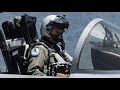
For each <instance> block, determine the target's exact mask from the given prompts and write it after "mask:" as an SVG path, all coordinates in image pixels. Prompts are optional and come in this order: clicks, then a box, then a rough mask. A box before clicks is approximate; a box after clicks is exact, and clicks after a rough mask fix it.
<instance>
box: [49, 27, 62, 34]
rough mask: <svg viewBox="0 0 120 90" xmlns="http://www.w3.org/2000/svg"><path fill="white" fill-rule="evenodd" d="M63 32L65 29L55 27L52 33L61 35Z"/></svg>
mask: <svg viewBox="0 0 120 90" xmlns="http://www.w3.org/2000/svg"><path fill="white" fill-rule="evenodd" d="M63 32H64V29H61V28H58V27H54V28H53V30H52V32H51V34H52V35H55V36H56V35H61V34H62V33H63Z"/></svg>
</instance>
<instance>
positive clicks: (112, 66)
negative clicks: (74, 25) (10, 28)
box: [0, 18, 120, 78]
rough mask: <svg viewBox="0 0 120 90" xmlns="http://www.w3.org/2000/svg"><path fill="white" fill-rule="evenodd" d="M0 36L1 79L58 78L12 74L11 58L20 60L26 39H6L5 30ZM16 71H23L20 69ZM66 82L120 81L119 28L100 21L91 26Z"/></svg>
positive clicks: (78, 47)
mask: <svg viewBox="0 0 120 90" xmlns="http://www.w3.org/2000/svg"><path fill="white" fill-rule="evenodd" d="M0 34H1V35H0V54H1V58H0V60H1V61H0V78H58V77H54V76H35V75H23V74H12V72H11V70H12V69H13V66H12V63H11V62H13V61H10V58H11V56H15V57H14V58H17V57H18V56H19V55H20V52H21V50H24V49H27V48H28V46H26V42H25V40H24V38H19V39H9V38H6V35H5V32H3V31H2V30H1V31H0ZM8 36H9V35H8ZM11 37H12V36H11ZM31 40H32V39H31ZM18 47H19V49H18ZM16 48H17V49H16ZM25 53H27V52H24V53H23V55H22V56H23V57H21V58H23V59H25V58H26V56H24V54H25ZM12 59H13V58H12ZM13 60H14V59H13ZM16 64H19V62H18V63H16ZM14 67H16V68H17V71H20V67H18V66H14ZM9 72H11V74H9ZM23 72H24V71H23ZM67 78H120V27H118V26H116V25H114V24H112V23H110V22H108V21H106V20H104V19H101V18H96V19H93V20H92V21H91V22H90V23H88V25H87V26H86V27H85V29H84V30H83V32H82V34H81V35H80V37H79V40H78V43H77V45H76V48H75V52H74V57H73V60H72V68H71V74H70V76H69V77H67Z"/></svg>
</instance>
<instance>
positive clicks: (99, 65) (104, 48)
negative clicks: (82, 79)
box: [74, 18, 120, 70]
mask: <svg viewBox="0 0 120 90" xmlns="http://www.w3.org/2000/svg"><path fill="white" fill-rule="evenodd" d="M74 59H75V60H77V65H78V67H77V68H78V69H81V70H120V27H118V26H115V25H113V24H111V23H109V22H107V21H105V20H103V19H100V18H97V19H94V20H93V21H91V22H90V23H89V24H88V25H87V26H86V28H85V29H84V31H83V33H82V34H81V37H80V39H79V41H78V44H77V46H76V50H75V57H74Z"/></svg>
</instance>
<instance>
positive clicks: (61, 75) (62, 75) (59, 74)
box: [56, 73, 69, 78]
mask: <svg viewBox="0 0 120 90" xmlns="http://www.w3.org/2000/svg"><path fill="white" fill-rule="evenodd" d="M56 77H63V78H66V77H69V75H68V74H63V73H56Z"/></svg>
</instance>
